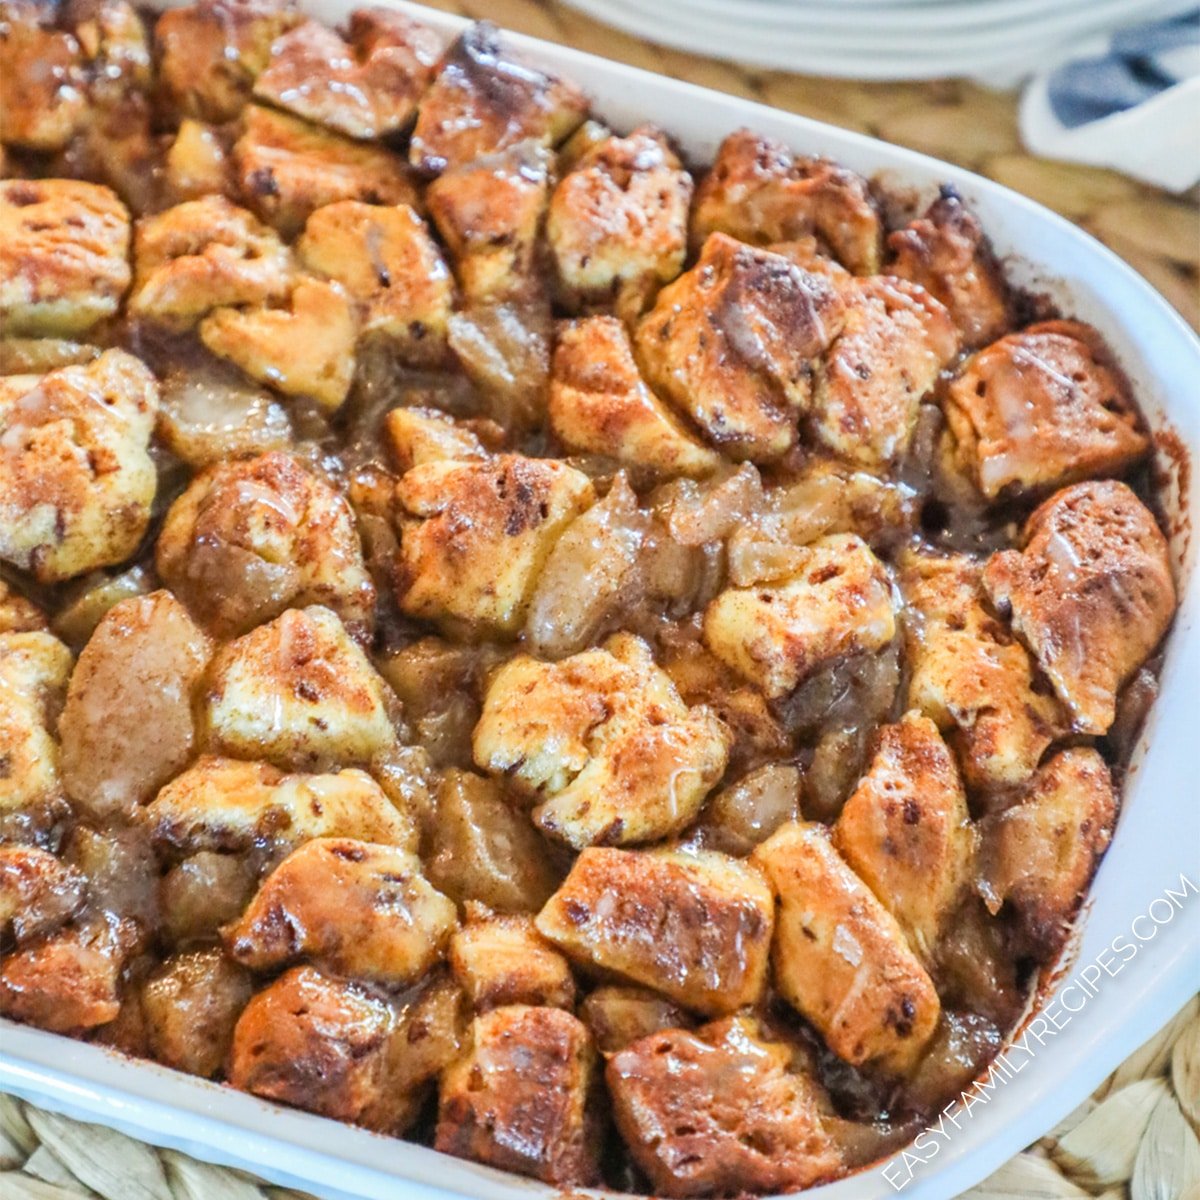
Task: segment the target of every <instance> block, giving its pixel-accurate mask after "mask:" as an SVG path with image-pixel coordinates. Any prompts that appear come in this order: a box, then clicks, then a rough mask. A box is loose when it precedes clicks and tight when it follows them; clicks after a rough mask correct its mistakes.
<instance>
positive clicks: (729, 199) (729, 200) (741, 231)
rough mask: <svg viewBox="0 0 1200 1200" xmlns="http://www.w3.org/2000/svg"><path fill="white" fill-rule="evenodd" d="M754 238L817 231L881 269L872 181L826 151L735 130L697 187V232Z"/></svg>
mask: <svg viewBox="0 0 1200 1200" xmlns="http://www.w3.org/2000/svg"><path fill="white" fill-rule="evenodd" d="M717 230H719V231H720V232H722V233H728V234H729V235H730V236H732V237H735V238H737V239H738V240H739V241H743V242H752V243H754V244H755V245H760V246H761V245H769V244H770V243H771V242H796V241H799V240H801V239H803V238H806V237H809V236H811V235H814V234H815V235H816V236H817V237H818V238H819V239H820V241H821V242H822V243H824V245H826V246H828V248H829V249H830V251H832V253H833V256H834V258H836V259H837V260H838V261H839V262H840V263H841V264H842V265H843V266H844V267H846V268H848V269H849V270H851V271H853V272H854V274H856V275H874V274H877V273H878V271H879V267H880V260H881V255H882V249H883V225H882V222H881V221H880V217H879V212H878V210H877V209H876V207H875V203H874V201H873V200H872V199H871V194H870V191H869V188H868V186H867V181H866V180H865V179H863V178H862V177H861V176H859V175H855V174H854V172H853V171H848V170H846V168H845V167H839V166H838V165H837V164H836V163H832V162H830V161H829V160H828V159H825V158H802V157H796V156H795V155H793V154H792V152H791V151H790V150H788V148H787V147H786V146H784V145H783V144H782V143H781V142H777V141H774V140H773V139H771V138H766V137H761V136H759V135H758V134H756V133H752V132H751V131H750V130H748V129H739V130H738V131H737V132H736V133H731V134H730V135H729V136H728V137H727V138H726V139H725V140H724V141H723V142H722V143H721V146H720V149H718V151H717V157H716V161H715V162H714V163H713V165H712V170H711V171H709V173H708V174H707V175H706V176H705V177H704V179H703V180H702V181H701V183H700V187H699V188H698V189H697V192H696V203H695V206H694V208H693V211H692V239H693V243H694V245H696V246H699V245H700V244H701V243H702V242H703V241H704V240H705V239H706V238H707V237H708V236H709V234H711V233H713V232H714V231H717Z"/></svg>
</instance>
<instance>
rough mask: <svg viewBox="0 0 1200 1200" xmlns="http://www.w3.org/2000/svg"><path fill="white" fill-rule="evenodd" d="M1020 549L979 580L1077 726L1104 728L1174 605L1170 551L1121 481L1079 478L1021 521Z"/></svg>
mask: <svg viewBox="0 0 1200 1200" xmlns="http://www.w3.org/2000/svg"><path fill="white" fill-rule="evenodd" d="M1021 536H1022V542H1023V547H1024V548H1023V549H1021V550H1003V551H1000V552H999V553H997V554H993V555H992V557H991V558H990V559H989V560H988V564H987V567H986V568H985V570H984V573H983V583H984V587H985V588H986V589H987V593H988V595H989V596H990V597H991V599H992V603H993V604H995V605H996V607H997V608H999V609H1000V610H1001V611H1002V612H1010V613H1011V614H1012V625H1013V629H1014V630H1015V631H1016V632H1017V633H1018V634H1019V635H1020V637H1021V639H1022V640H1023V641H1024V642H1025V644H1026V645H1027V646H1028V647H1029V648H1030V649H1031V650H1032V651H1033V655H1034V657H1035V658H1036V659H1037V662H1038V665H1039V666H1040V667H1041V668H1042V670H1043V671H1045V673H1046V675H1047V676H1048V677H1049V679H1050V682H1051V683H1052V684H1053V685H1054V690H1055V692H1056V693H1057V694H1058V697H1059V699H1060V700H1062V702H1063V704H1064V705H1065V706H1066V707H1067V710H1068V711H1069V712H1070V714H1071V717H1072V719H1073V721H1074V724H1075V728H1076V729H1078V730H1079V731H1080V732H1082V733H1093V734H1102V733H1104V732H1105V731H1106V730H1107V729H1108V727H1109V726H1110V725H1111V724H1112V722H1113V717H1114V715H1115V712H1116V700H1117V692H1118V691H1119V690H1120V688H1121V685H1122V684H1123V683H1124V682H1125V681H1126V680H1127V679H1128V678H1129V677H1130V676H1131V675H1132V674H1133V673H1134V671H1136V670H1137V668H1138V667H1139V666H1141V664H1142V663H1143V662H1145V660H1146V658H1147V657H1148V656H1149V655H1150V653H1151V651H1153V649H1154V647H1155V646H1157V645H1158V643H1159V642H1160V641H1161V640H1162V637H1163V634H1165V633H1166V632H1167V627H1168V626H1169V625H1170V624H1171V618H1172V617H1173V616H1174V615H1175V583H1174V580H1173V579H1172V576H1171V557H1170V551H1169V549H1168V547H1167V540H1166V538H1165V537H1163V534H1162V530H1161V529H1159V527H1158V524H1157V522H1156V521H1155V519H1154V516H1153V514H1152V513H1151V512H1150V510H1149V509H1148V508H1147V507H1146V506H1145V505H1144V504H1143V503H1142V502H1141V501H1140V500H1139V499H1138V498H1137V496H1136V495H1134V493H1133V492H1132V491H1131V490H1130V489H1129V488H1128V487H1127V486H1126V485H1125V484H1123V483H1119V482H1117V481H1115V480H1103V481H1098V482H1092V483H1079V484H1075V485H1074V486H1073V487H1069V488H1064V489H1063V490H1062V491H1061V492H1058V493H1057V494H1056V495H1054V496H1052V497H1051V498H1050V499H1049V500H1047V501H1046V502H1045V503H1044V504H1042V506H1041V507H1040V508H1038V509H1037V510H1036V511H1035V512H1034V513H1033V515H1032V516H1031V517H1030V518H1029V520H1028V521H1026V522H1025V528H1024V529H1023V531H1022V535H1021Z"/></svg>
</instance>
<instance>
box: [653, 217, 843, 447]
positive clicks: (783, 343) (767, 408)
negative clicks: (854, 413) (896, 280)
mask: <svg viewBox="0 0 1200 1200" xmlns="http://www.w3.org/2000/svg"><path fill="white" fill-rule="evenodd" d="M844 321H845V304H844V302H843V300H842V298H841V296H840V295H839V294H838V292H837V291H836V290H835V289H834V288H833V287H832V286H831V285H830V283H829V282H828V281H827V280H826V279H824V278H823V277H821V276H819V275H815V274H813V273H812V272H809V271H805V270H803V269H802V268H800V267H797V266H795V264H793V263H791V262H790V261H789V260H788V259H786V258H784V257H783V256H782V255H779V254H772V253H771V252H770V251H768V250H758V249H755V248H754V247H751V246H747V245H744V244H742V243H741V242H736V241H734V240H733V238H730V237H727V236H726V235H725V234H723V233H715V234H713V235H712V236H711V237H710V238H709V239H708V241H707V242H705V243H704V249H703V250H702V251H701V253H700V260H699V262H698V263H697V264H696V265H695V266H694V267H693V268H692V269H691V270H690V271H688V272H686V273H685V274H683V275H681V276H680V277H679V278H678V279H676V280H675V281H674V282H673V283H670V284H668V285H667V286H666V287H665V288H663V290H662V291H661V292H660V293H659V295H658V300H657V302H656V304H655V306H654V308H652V309H651V310H650V312H649V313H647V314H646V316H645V317H643V318H642V320H641V322H640V323H639V324H638V327H637V333H636V336H635V346H636V349H637V357H638V361H639V363H640V364H641V367H642V370H643V372H644V373H645V377H646V381H647V383H649V384H650V386H651V387H653V388H654V389H655V391H657V392H658V393H659V394H660V395H662V396H664V397H666V398H667V399H668V400H670V401H671V402H672V403H673V404H675V405H676V406H677V407H678V408H681V409H682V410H683V411H684V412H686V413H688V415H689V416H691V418H692V419H693V420H694V421H695V422H696V424H697V425H699V426H700V428H701V429H702V430H703V432H704V434H705V435H706V436H707V438H708V440H709V441H711V442H712V443H713V444H714V445H716V446H718V447H720V448H721V450H722V451H724V452H725V453H726V454H728V455H730V456H731V457H733V458H748V459H751V460H753V461H755V462H760V461H768V460H770V459H773V458H778V457H779V456H780V455H782V454H784V453H785V452H786V451H787V450H788V449H790V448H791V447H792V446H793V445H794V444H795V442H796V437H797V426H798V422H799V418H800V415H801V414H802V413H803V412H805V411H806V410H807V409H808V408H809V406H810V404H811V401H812V390H813V387H812V385H813V371H814V365H815V361H816V360H817V359H819V358H820V356H821V355H822V354H823V353H824V352H825V351H826V350H827V349H828V347H829V346H830V345H831V344H832V343H833V341H834V339H835V338H836V337H837V335H838V333H839V332H840V331H841V329H842V325H843V323H844Z"/></svg>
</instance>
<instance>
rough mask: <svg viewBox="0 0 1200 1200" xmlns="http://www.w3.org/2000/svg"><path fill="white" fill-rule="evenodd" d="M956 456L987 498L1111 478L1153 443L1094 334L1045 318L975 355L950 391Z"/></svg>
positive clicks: (947, 405)
mask: <svg viewBox="0 0 1200 1200" xmlns="http://www.w3.org/2000/svg"><path fill="white" fill-rule="evenodd" d="M943 407H944V409H945V413H946V423H947V425H948V426H949V429H950V433H951V435H952V437H953V439H954V444H953V456H954V459H955V461H956V463H957V465H958V466H959V468H960V469H961V470H962V471H963V472H964V473H965V474H966V475H968V476H969V477H970V478H971V479H972V480H974V482H975V485H976V486H977V487H978V488H979V490H980V491H981V492H982V493H983V494H984V496H986V497H987V498H988V499H989V500H994V499H996V497H997V496H999V495H1000V494H1001V492H1004V491H1049V490H1051V489H1053V488H1057V487H1061V486H1063V484H1067V483H1073V482H1074V481H1076V480H1079V479H1086V478H1089V477H1092V476H1096V475H1117V474H1120V473H1121V472H1122V471H1124V470H1125V469H1126V468H1127V467H1129V465H1130V464H1131V463H1133V462H1134V461H1135V460H1136V459H1138V458H1140V457H1141V456H1142V455H1143V454H1145V452H1146V451H1147V449H1149V446H1150V441H1149V438H1147V436H1146V434H1145V433H1144V432H1143V431H1142V429H1141V420H1140V418H1139V416H1138V412H1137V408H1136V407H1135V405H1134V402H1133V397H1132V396H1131V395H1130V392H1129V385H1128V383H1127V382H1126V380H1125V378H1124V376H1123V375H1122V374H1121V373H1120V371H1119V369H1118V368H1117V367H1116V366H1115V364H1114V363H1113V362H1112V359H1111V358H1110V357H1109V354H1108V351H1107V349H1106V347H1105V346H1104V343H1103V341H1102V340H1101V338H1100V335H1099V334H1098V333H1097V332H1096V331H1095V330H1094V329H1092V328H1091V327H1090V326H1088V325H1080V324H1078V323H1076V322H1074V321H1048V322H1046V323H1044V324H1041V325H1031V326H1029V328H1028V329H1023V330H1022V331H1021V332H1020V333H1011V334H1009V335H1008V337H1004V338H1001V339H1000V340H999V341H998V342H995V343H993V344H992V345H991V346H989V347H988V348H987V349H986V350H982V351H980V352H979V353H978V354H976V355H975V356H974V357H973V358H972V359H971V360H970V361H969V362H968V363H967V364H966V367H965V368H964V369H963V371H962V373H961V374H960V375H959V377H958V378H957V379H956V380H955V381H954V382H953V383H952V384H951V385H950V387H949V388H947V389H946V398H945V402H944V405H943Z"/></svg>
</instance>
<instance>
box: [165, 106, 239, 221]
mask: <svg viewBox="0 0 1200 1200" xmlns="http://www.w3.org/2000/svg"><path fill="white" fill-rule="evenodd" d="M163 173H164V180H165V183H166V190H167V194H168V195H169V196H170V197H171V198H172V199H173V200H174V201H176V203H181V202H183V201H185V200H198V199H200V197H202V196H209V195H219V194H220V193H222V192H230V191H232V190H233V179H232V177H231V176H230V172H229V154H228V146H227V145H226V142H225V139H224V137H223V136H222V132H221V131H219V130H218V129H217V127H216V126H213V125H206V124H205V123H204V122H203V121H197V120H195V119H194V118H192V117H185V118H184V119H183V120H182V121H180V122H179V129H178V131H177V132H176V134H175V140H174V141H173V142H172V143H171V146H170V148H169V149H168V150H167V152H166V156H165V158H164V160H163Z"/></svg>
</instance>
